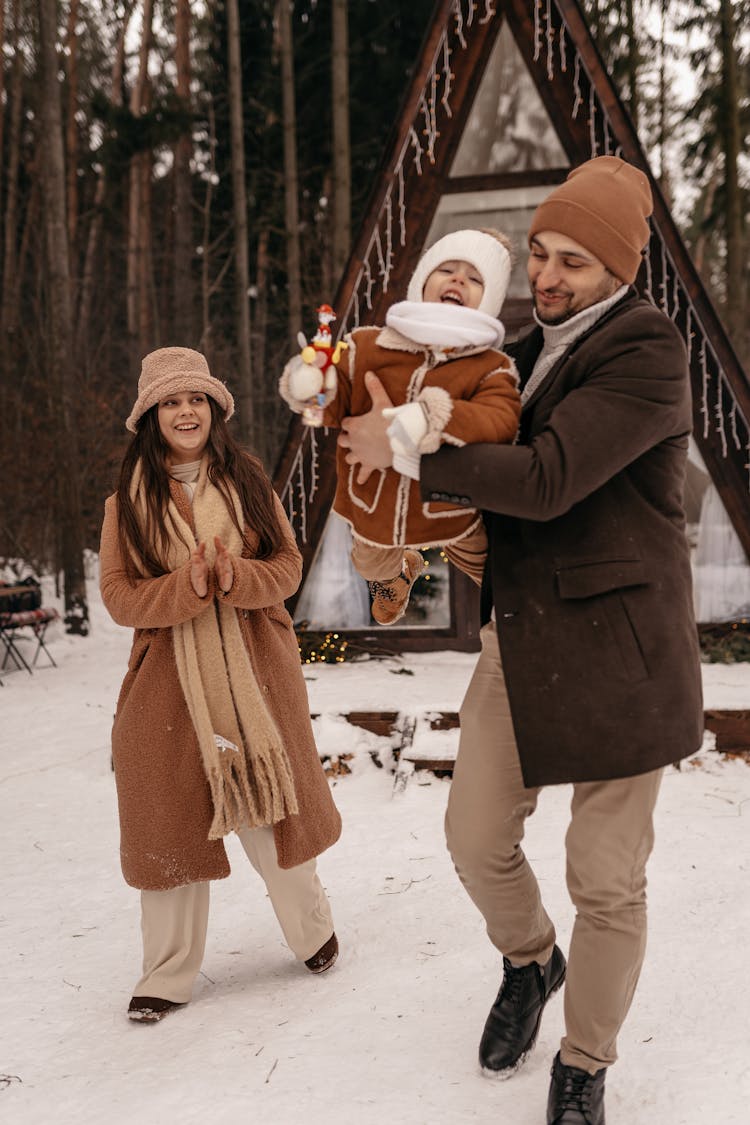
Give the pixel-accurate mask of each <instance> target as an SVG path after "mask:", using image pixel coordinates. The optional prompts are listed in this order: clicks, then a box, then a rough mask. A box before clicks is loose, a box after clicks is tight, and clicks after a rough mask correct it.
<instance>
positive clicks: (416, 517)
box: [281, 327, 521, 548]
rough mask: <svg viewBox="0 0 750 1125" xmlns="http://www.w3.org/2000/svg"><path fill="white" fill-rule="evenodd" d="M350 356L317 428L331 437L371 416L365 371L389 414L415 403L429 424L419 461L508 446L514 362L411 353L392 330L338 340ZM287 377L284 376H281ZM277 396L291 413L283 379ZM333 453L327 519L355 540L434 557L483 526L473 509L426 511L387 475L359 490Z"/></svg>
mask: <svg viewBox="0 0 750 1125" xmlns="http://www.w3.org/2000/svg"><path fill="white" fill-rule="evenodd" d="M346 340H347V343H348V345H349V346H348V350H346V351H344V352H343V354H342V356H341V358H340V360H339V362H338V364H337V372H338V389H337V393H336V397H335V398H334V399H333V401H332V402H331V403H330V404H329V405H328V406H327V407H326V411H325V415H324V419H323V424H324V425H326V426H334V427H338V426H340V425H341V421H342V419H343V418H345V417H347V416H352V417H356V416H357V415H361V414H365V413H367V411H368V410H370V408H371V407H372V401H371V399H370V395H369V392H368V391H367V389H366V387H365V379H364V377H365V373H366V372H367V371H373V372H374V373H375V374H376V375H377V376H378V378H379V379H380V381H381V382H382V384H383V387H384V389H385V391H386V392H387V394H388V396H389V398H390V399H391V401H392V402H393V404H394V405H395V406H400V405H402V404H403V403H408V402H416V401H419V402H421V403H422V404H423V405H424V407H425V408H426V412H427V414H428V419H429V430H428V433H427V436H426V437H425V438H424V439H423V441H422V443H421V445H420V452H424V453H428V452H434V451H435V450H436V449H438V448H439V446H440V445H442V444H448V445H454V446H462V445H467V444H469V443H472V442H491V443H496V442H512V441H513V440H514V438H515V436H516V431H517V428H518V419H519V416H520V413H521V402H520V396H519V393H518V377H517V375H516V369H515V365H514V363H513V360H512V359H510V357H509V356H507V355H505V353H504V352H501V351H497V350H496V349H494V348H484V347H478V348H461V349H452V350H451V349H441V348H438V347H430V346H427V345H422V344H417V343H414V341H412V340H410V339H408V338H407V337H406V336H403V335H402V334H401V333H400V332H397V331H396V330H395V329H393V328H388V327H386V328H358V329H356V330H355V331H354V332H352V333H351V334H350V335H348V336H347V337H346ZM285 374H286V373H285ZM281 393H282V395H283V397H284V398H285V399H286V401H287V402H289V404H290V405H291V406H292V408H293V409H298V410H301V409H302V406H303V405H304V404H303V403H295V401H294V400H293V399H292V398H291V397H290V395H289V393H288V387H287V386H285V377H284V376H282V381H281ZM345 452H346V451H345V450H343V449H341V448H339V449H338V450H337V455H336V457H337V470H338V484H337V488H336V496H335V499H334V502H333V508H334V511H336V512H337V513H338V514H339V515H340V516H342V517H343V518H344V519H345V520H347V522H348V523H349V524H351V526H352V529H353V530H354V532H356V534H357V535H358V536H359V537H360V538H362V539H364V540H366V541H367V542H369V543H374V544H376V545H378V546H387V547H390V546H398V545H404V546H407V547H415V548H420V547H436V546H440V545H443V544H447V543H453V542H456V541H457V540H458V539H462V538H463V537H464V536H465V535H468V534H469V533H470V532H472V531H473V530H474V529H475V528H476V527H477V525H478V523H479V520H480V519H481V517H480V516H479V514H478V512H477V511H476V509H474V508H466V507H459V506H457V505H452V504H450V503H443V502H440V503H437V502H424V501H423V500H422V499H421V497H420V491H419V481H415V480H410V479H409V478H408V477H405V476H401V475H400V474H399V473H397V472H395V471H394V470H393V469H384V470H382V469H379V470H375V471H374V472H373V473H372V474H371V475H370V477H369V478H368V480H367V481H365V483H364V484H358V483H357V479H356V478H357V471H358V466H356V465H355V466H350V465H347V463H346V461H345V459H344V458H345Z"/></svg>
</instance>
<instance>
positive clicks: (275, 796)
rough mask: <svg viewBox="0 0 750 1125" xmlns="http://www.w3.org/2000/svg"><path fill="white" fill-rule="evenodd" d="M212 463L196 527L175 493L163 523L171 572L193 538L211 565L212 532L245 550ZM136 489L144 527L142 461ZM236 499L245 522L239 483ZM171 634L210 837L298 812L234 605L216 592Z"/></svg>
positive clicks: (233, 548) (202, 484) (235, 549)
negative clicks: (210, 811)
mask: <svg viewBox="0 0 750 1125" xmlns="http://www.w3.org/2000/svg"><path fill="white" fill-rule="evenodd" d="M207 468H208V462H207V460H206V459H205V458H204V459H203V461H202V463H201V468H200V474H199V477H198V482H197V484H196V487H195V492H194V495H193V518H194V521H195V533H194V532H193V530H192V528H191V527H190V526H189V524H188V523H187V522H186V520H185V519H184V517H183V516H182V515H181V514H180V512H179V510H178V508H177V505H176V504H175V502H174V499H171V500H170V502H169V506H168V510H167V521H166V522H167V527H168V528H170V532H171V534H170V541H169V553H168V557H167V559H166V560H165V565H166V567H167V569H168V570H170V571H174V570H177V569H179V568H180V567H181V566H184V565H185V563H187V562H188V560H189V558H190V548H189V547H187V546H186V543H189V544H192V543H193V542H198V543H200V542H205V544H206V559H207V561H208V565H209V567H211V566H212V565H213V562H214V559H215V554H216V553H215V549H214V536H215V535H218V536H219V538H220V539H221V540H222V542H223V543H224V545H225V546H226V547H227V549H228V551H229V552H230V554H232V555H235V556H239V555H240V554H241V552H242V546H243V544H242V538H241V536H240V533H239V531H238V530H237V528H236V527H235V525H234V523H233V521H232V519H231V516H230V514H229V512H228V510H227V507H226V504H225V502H224V498H223V497H222V495H221V493H220V492H219V490H218V489H217V488H216V487H215V485H213V484H212V483H211V482H210V480H209V479H208V472H207ZM131 496H132V497H133V501H134V503H135V505H136V509H137V511H138V512H139V514H140V518H141V520H142V523H143V526H144V527H145V525H146V506H145V496H144V493H143V482H142V477H141V470H140V465H139V466H138V467H137V468H136V472H135V473H134V475H133V482H132V485H131ZM232 499H233V502H234V507H235V511H236V512H237V515H238V518H239V520H240V523H242V509H241V505H240V500H239V497H238V495H237V494H236V492H235V491H234V489H232ZM170 525H171V526H170ZM178 532H179V534H178ZM180 534H181V535H182V536H183V537H184V539H185V542H182V541H181V539H180ZM172 638H173V642H174V654H175V660H176V662H177V671H178V674H179V678H180V686H181V687H182V691H183V693H184V696H185V701H186V703H187V706H188V711H189V713H190V718H191V720H192V723H193V727H194V729H195V734H196V737H197V739H198V745H199V747H200V752H201V757H202V760H203V768H204V770H205V772H206V777H207V779H208V783H209V786H210V789H211V799H212V801H213V807H214V818H213V822H212V824H211V827H210V829H209V833H208V838H209V840H216V839H219V838H220V837H222V836H226V835H227V834H228V833H229V832H233V831H236V829H238V828H259V827H261V826H263V825H270V824H275V823H276V822H277V821H279V820H283V819H284V818H285V817H287V816H290V815H291V814H293V813H296V812H298V806H297V798H296V795H295V792H294V781H293V779H292V773H291V769H290V766H289V759H288V758H287V754H286V750H285V748H284V746H283V743H282V741H281V738H280V736H279V732H278V730H277V729H276V726H275V724H274V721H273V719H272V717H271V715H270V714H269V712H268V709H267V707H266V705H265V702H264V700H263V696H262V695H261V692H260V690H259V688H258V684H257V682H256V679H255V676H254V674H253V669H252V666H251V663H250V657H249V655H248V652H247V649H246V647H245V643H244V641H243V638H242V633H241V631H240V624H239V618H238V615H237V611H236V609H235V608H234V607H233V606H232V605H230V604H229V603H227V602H225V601H224V600H223V599H222V597H221V594H219V595H218V596H217V597H215V598H213V599H212V600H211V602H209V603H208V604H207V606H206V608H205V609H204V610H203V612H202V613H200V614H198V616H197V617H194V618H192V619H191V620H189V621H184V622H182V624H180V625H174V626H173V627H172Z"/></svg>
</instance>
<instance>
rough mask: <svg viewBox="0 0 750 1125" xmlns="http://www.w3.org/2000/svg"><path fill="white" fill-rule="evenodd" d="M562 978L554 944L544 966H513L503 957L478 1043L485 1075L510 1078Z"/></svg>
mask: <svg viewBox="0 0 750 1125" xmlns="http://www.w3.org/2000/svg"><path fill="white" fill-rule="evenodd" d="M564 980H565V958H564V957H563V955H562V952H561V951H560V950H559V949H558V947H557V946H555V948H554V949H553V950H552V956H551V957H550V959H549V961H548V962H547V964H546V965H539V964H537V962H536V961H533V962H532V963H531V964H530V965H524V966H523V968H521V969H515V968H514V967H513V966H512V965H511V963H510V961H509V960H508V958H507V957H503V983H502V985H501V986H500V991H499V992H498V994H497V1000H495V1003H494V1004H493V1005H492V1007H491V1009H490V1014H489V1015H488V1017H487V1022H486V1024H485V1025H484V1032H483V1034H482V1039H481V1042H480V1044H479V1065H480V1066H481V1068H482V1071H483V1072H484V1073H485V1074H488V1075H491V1076H493V1077H497V1078H510V1076H511V1075H512V1074H514V1073H515V1071H516V1070H518V1068H519V1066H520V1065H521V1064H522V1063H523V1062H524V1060H525V1059H526V1056H527V1055H528V1053H529V1051H530V1050H531V1048H532V1047H533V1046H534V1043H535V1042H536V1037H537V1032H538V1031H539V1023H540V1021H541V1018H542V1012H543V1011H544V1005H545V1004H546V1003H547V1001H548V1000H549V998H550V996H551V995H552V993H553V992H556V991H557V989H558V988H560V986H561V985H562V983H563V981H564Z"/></svg>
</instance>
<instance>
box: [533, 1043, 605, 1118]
mask: <svg viewBox="0 0 750 1125" xmlns="http://www.w3.org/2000/svg"><path fill="white" fill-rule="evenodd" d="M550 1073H551V1074H552V1081H551V1083H550V1087H549V1098H548V1100H547V1125H604V1079H605V1078H606V1076H607V1068H606V1067H602V1069H601V1070H597V1072H596V1074H589V1073H588V1071H586V1070H579V1069H578V1067H577V1066H563V1064H562V1063H561V1062H560V1055H559V1053H558V1054H557V1055H555V1061H554V1062H553V1064H552V1070H551V1072H550Z"/></svg>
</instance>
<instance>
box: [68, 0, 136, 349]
mask: <svg viewBox="0 0 750 1125" xmlns="http://www.w3.org/2000/svg"><path fill="white" fill-rule="evenodd" d="M134 7H135V2H134V0H133V2H131V3H130V4H128V6H127V7H126V9H125V12H124V14H123V19H122V27H121V28H120V31H119V34H118V37H117V47H116V50H115V58H114V62H113V63H112V80H111V83H110V92H109V100H110V102H111V103H112V105H114V106H121V105H122V75H123V71H124V67H125V36H126V34H127V30H128V24H129V23H130V17H131V16H132V14H133V8H134ZM106 192H107V179H106V175H105V171H104V167H102V169H101V171H100V172H99V178H98V179H97V181H96V191H95V193H94V207H93V216H92V219H91V225H90V226H89V233H88V238H87V239H86V253H85V256H84V261H83V276H82V279H81V296H80V303H79V309H78V317H77V329H78V330H77V339H76V355H77V356H78V358H79V361H80V362H83V357H84V356H85V354H86V351H87V341H88V339H89V333H90V324H91V304H92V300H93V296H94V288H95V276H94V269H95V263H96V257H97V254H98V252H99V244H100V242H101V235H102V226H103V218H104V216H103V207H104V199H105V196H106Z"/></svg>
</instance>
